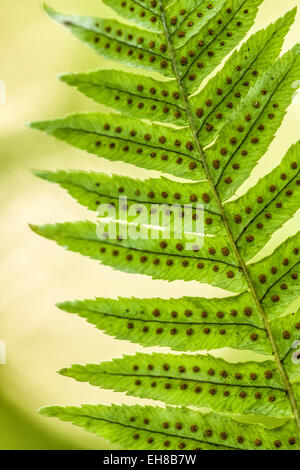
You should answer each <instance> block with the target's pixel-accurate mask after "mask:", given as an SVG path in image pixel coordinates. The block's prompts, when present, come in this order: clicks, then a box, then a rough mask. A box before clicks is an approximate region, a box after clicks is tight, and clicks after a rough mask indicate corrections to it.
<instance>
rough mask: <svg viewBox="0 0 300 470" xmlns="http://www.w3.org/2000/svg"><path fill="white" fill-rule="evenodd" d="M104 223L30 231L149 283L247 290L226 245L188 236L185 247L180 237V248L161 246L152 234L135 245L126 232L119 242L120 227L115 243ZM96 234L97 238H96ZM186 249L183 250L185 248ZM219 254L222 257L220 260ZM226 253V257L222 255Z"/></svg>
mask: <svg viewBox="0 0 300 470" xmlns="http://www.w3.org/2000/svg"><path fill="white" fill-rule="evenodd" d="M106 226H107V223H106V222H102V221H100V222H99V223H98V226H97V225H96V224H93V223H92V222H88V221H87V222H74V223H65V224H54V225H44V226H32V229H33V230H34V231H35V232H36V233H38V234H39V235H41V236H43V237H45V238H48V239H50V240H54V241H56V242H57V243H58V244H59V245H61V246H63V247H65V248H67V249H68V250H70V251H75V252H76V253H81V254H83V255H85V256H89V257H90V258H93V259H96V260H101V261H102V263H103V264H105V265H108V266H112V267H113V268H117V269H119V270H121V271H124V272H128V273H140V274H147V275H149V276H151V277H152V278H153V279H165V280H167V281H174V280H176V279H182V280H184V281H192V280H197V281H202V282H208V283H210V284H212V285H215V286H219V287H223V288H225V289H226V288H227V289H228V290H231V291H232V292H241V291H243V290H245V289H246V288H247V285H246V283H245V279H244V278H243V275H242V272H241V269H240V268H239V266H238V265H237V264H236V263H237V261H236V259H235V257H234V254H233V253H232V252H230V250H229V247H228V241H227V239H221V238H220V239H218V244H217V245H216V244H215V241H214V239H204V245H203V247H202V248H201V245H202V243H203V237H199V236H197V235H196V236H194V237H193V240H192V241H191V240H190V239H189V237H188V236H187V234H186V235H185V234H183V236H182V238H181V241H180V243H178V242H177V240H175V239H171V240H168V241H165V240H164V238H163V234H162V233H161V232H160V231H159V230H157V229H145V230H147V231H148V232H149V237H150V232H151V237H152V240H150V239H148V238H147V239H146V240H145V239H142V238H139V239H135V237H134V236H133V235H132V234H131V233H130V232H129V231H128V238H127V239H123V238H122V225H120V224H119V225H118V226H117V229H119V230H117V239H109V238H107V237H106V233H107V232H106ZM97 233H101V234H103V238H102V239H101V238H99V236H98V235H97ZM192 242H193V244H192V247H191V249H189V248H188V249H187V248H186V247H187V246H190V245H191V243H192ZM222 249H223V251H224V252H225V253H226V254H223V252H222ZM227 253H228V254H227Z"/></svg>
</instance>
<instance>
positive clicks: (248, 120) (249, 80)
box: [31, 0, 300, 450]
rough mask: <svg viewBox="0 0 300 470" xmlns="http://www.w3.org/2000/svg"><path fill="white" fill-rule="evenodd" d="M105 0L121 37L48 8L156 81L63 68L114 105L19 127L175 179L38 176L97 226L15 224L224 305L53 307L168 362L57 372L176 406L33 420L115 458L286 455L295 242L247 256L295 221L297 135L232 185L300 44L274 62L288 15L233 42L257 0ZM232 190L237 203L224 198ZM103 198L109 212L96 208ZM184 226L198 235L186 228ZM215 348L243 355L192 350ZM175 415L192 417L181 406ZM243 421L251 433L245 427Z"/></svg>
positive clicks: (262, 142) (268, 121)
mask: <svg viewBox="0 0 300 470" xmlns="http://www.w3.org/2000/svg"><path fill="white" fill-rule="evenodd" d="M105 3H106V4H107V5H108V6H109V7H111V8H112V9H113V10H114V11H116V12H117V13H118V14H119V15H120V16H123V18H125V19H126V20H129V22H132V23H136V24H137V27H136V26H133V25H130V24H127V23H126V24H125V23H122V22H121V21H117V20H111V19H101V18H92V17H87V16H86V17H84V16H74V15H62V14H60V13H57V12H56V11H54V10H53V9H51V8H50V7H46V11H47V12H48V14H49V15H50V16H51V17H52V18H53V19H54V20H56V21H57V22H58V23H61V24H62V25H63V26H65V27H66V28H67V29H68V30H70V32H71V33H72V34H73V35H75V36H76V37H77V38H78V39H80V40H81V41H82V42H84V43H86V44H87V45H89V46H90V47H92V48H93V49H94V50H95V51H96V52H97V53H99V54H100V55H101V56H103V57H104V58H107V59H110V60H114V61H116V62H120V63H122V64H124V65H126V66H130V67H136V68H139V69H144V70H148V71H150V72H156V74H155V75H154V76H153V77H149V76H146V75H141V74H139V75H137V74H136V73H134V74H133V73H131V72H128V71H127V72H121V71H110V70H101V71H95V72H90V73H76V74H65V75H62V76H60V79H61V80H62V81H63V82H65V83H67V84H69V85H71V86H73V87H76V88H77V89H78V90H79V91H80V92H82V93H84V94H85V95H86V96H88V97H90V98H92V99H93V100H95V101H96V102H97V103H100V104H102V105H105V106H107V107H109V108H111V109H113V110H115V111H116V112H117V113H113V114H107V113H87V114H74V115H70V116H67V117H65V118H62V119H55V120H50V121H44V122H34V123H32V124H31V127H32V128H35V129H38V130H41V131H44V132H46V133H47V134H49V135H52V136H54V137H56V138H58V139H60V140H62V141H64V142H67V143H69V144H71V145H73V146H74V147H77V148H80V149H82V150H85V151H87V152H89V153H92V154H95V155H97V156H100V157H104V158H106V159H108V160H110V161H122V162H125V163H129V164H132V165H135V166H138V167H140V168H145V169H149V170H156V171H160V172H163V173H166V174H169V175H173V176H176V177H180V178H185V179H186V180H187V181H181V182H177V181H171V180H169V179H167V178H165V177H157V178H152V179H146V180H145V181H141V180H136V179H133V178H128V177H123V176H118V175H114V176H111V177H110V176H107V175H104V174H102V173H95V172H83V171H56V172H49V171H36V172H35V173H36V175H37V176H39V177H41V178H43V179H45V180H47V181H50V182H54V183H57V184H59V185H60V186H61V187H62V188H64V189H66V190H67V191H68V193H69V194H70V195H71V196H72V197H73V198H75V199H76V200H77V201H78V202H79V203H80V204H82V205H83V206H85V207H86V208H88V209H90V210H92V211H94V212H97V215H98V216H99V217H98V222H97V224H96V223H93V222H72V223H70V222H67V223H62V224H52V225H44V226H37V225H32V226H31V228H32V229H33V231H35V232H36V233H38V234H39V235H41V236H43V237H45V238H48V239H50V240H53V241H56V242H57V243H58V244H59V245H61V246H63V247H64V248H66V249H68V250H70V251H73V252H77V253H80V254H83V255H85V256H88V257H90V258H93V259H95V260H98V261H101V262H102V263H103V264H104V265H107V266H110V267H112V268H114V269H118V270H120V271H124V272H127V273H135V274H146V275H149V276H151V277H152V278H154V279H164V280H167V281H175V280H180V279H181V280H184V281H191V280H194V281H198V282H202V283H207V284H210V285H212V286H216V287H219V288H222V289H225V290H226V291H227V294H228V297H225V298H222V299H207V298H200V297H199V298H198V297H183V298H180V299H160V298H151V299H150V298H148V299H138V298H120V299H118V300H113V299H105V298H96V299H94V300H83V301H75V302H63V303H60V304H58V307H59V308H60V309H62V310H64V311H66V312H69V313H72V314H78V315H79V316H80V317H82V318H84V319H86V320H87V321H88V322H89V323H91V324H92V325H94V326H95V327H96V328H98V329H99V330H101V331H103V332H105V333H106V334H108V335H111V336H113V337H115V338H118V339H122V340H127V341H130V342H132V343H138V344H140V345H142V346H146V347H147V346H163V347H168V348H169V350H170V351H172V350H173V351H179V352H181V354H178V353H177V354H174V353H173V354H172V353H171V352H169V353H168V354H166V353H165V354H162V353H155V354H145V353H138V354H135V355H133V356H124V357H123V358H119V359H113V360H111V361H109V362H105V363H100V364H87V365H78V364H77V365H73V366H71V367H68V368H65V369H62V370H61V371H60V373H61V374H62V375H64V376H68V377H72V378H74V379H76V380H78V381H82V382H89V383H90V384H91V385H94V386H97V387H101V388H106V389H110V390H114V391H115V392H126V393H127V394H129V395H131V396H134V397H140V398H147V399H154V400H159V401H161V402H164V403H166V404H170V405H176V406H172V407H166V408H159V407H142V406H134V407H129V406H122V407H117V406H115V405H113V406H111V407H105V406H101V405H97V406H94V405H83V406H82V407H80V408H76V407H66V408H61V407H48V408H43V409H42V410H41V413H42V414H43V415H45V416H53V417H58V418H60V419H61V420H63V421H70V422H73V423H74V424H76V425H78V426H81V427H83V428H85V429H87V430H88V431H90V432H93V433H94V434H96V435H98V436H102V437H104V438H106V439H107V440H109V441H110V442H112V443H115V444H117V445H119V446H121V447H122V448H125V449H143V450H148V449H151V450H152V449H153V450H155V449H173V450H180V449H187V450H198V449H204V450H235V449H240V450H242V449H245V450H259V449H263V450H275V449H281V450H293V449H297V450H299V449H300V405H299V403H300V384H299V380H300V372H299V371H300V368H299V365H300V311H299V294H300V287H299V276H300V270H299V266H300V265H299V260H298V257H299V237H300V232H298V233H296V234H295V235H294V236H292V237H291V238H289V239H288V240H285V241H284V242H283V243H282V244H281V245H280V246H278V247H277V248H276V249H275V251H274V252H273V253H271V254H270V255H269V256H267V257H266V258H264V259H260V258H259V254H260V251H261V250H262V249H263V248H264V247H265V245H266V243H267V242H268V241H269V240H270V238H271V237H272V236H273V235H274V234H276V232H277V230H278V229H280V228H281V227H282V226H283V225H284V224H285V223H286V222H287V221H288V220H289V219H290V218H291V217H294V216H295V214H296V213H297V211H298V208H299V202H298V201H299V190H298V187H299V165H300V161H299V145H300V144H299V142H297V143H296V144H295V145H293V146H292V147H291V148H290V149H289V150H288V152H287V153H286V155H285V157H283V159H282V161H281V163H280V164H279V165H278V166H277V167H276V168H274V169H273V170H272V171H270V173H269V174H267V175H266V176H264V177H263V178H262V179H261V180H259V181H258V182H257V184H256V185H255V186H253V187H251V188H250V189H249V190H248V192H246V193H245V194H243V193H242V188H241V187H242V184H243V183H244V182H245V180H246V179H247V178H248V177H249V175H250V174H251V172H252V170H253V169H254V168H255V166H256V164H257V163H258V161H259V160H260V159H261V157H262V156H263V155H264V153H265V152H266V151H267V150H268V148H269V146H270V144H271V143H272V142H273V140H274V138H275V135H276V132H277V131H278V129H279V127H280V125H281V123H282V120H283V119H284V116H285V114H286V112H287V109H288V107H289V105H290V104H291V102H292V99H293V96H294V93H295V91H296V89H297V87H298V86H299V83H300V54H299V52H300V46H299V44H298V45H295V46H294V47H293V48H292V49H291V50H289V51H288V52H286V53H285V54H284V55H281V48H282V45H283V41H284V38H285V36H286V34H287V32H288V31H289V28H290V26H291V25H292V23H293V21H294V18H295V13H296V9H292V10H291V11H289V12H287V13H286V14H285V16H284V17H282V18H279V19H278V20H277V21H276V22H275V23H274V24H271V25H270V26H268V27H267V28H266V29H264V30H261V31H258V32H257V33H255V34H254V35H252V36H250V37H249V39H247V40H246V41H245V42H244V43H243V44H242V45H241V46H239V43H240V41H241V40H242V39H243V38H244V37H245V36H246V34H247V33H248V31H249V29H250V28H251V26H252V24H253V22H254V20H255V17H256V14H257V11H258V8H259V6H260V5H261V3H262V0H215V1H214V2H211V3H209V2H204V1H201V0H183V1H180V2H170V1H169V0H158V1H156V0H155V1H152V0H151V1H148V0H147V1H144V0H127V1H126V2H119V1H114V0H113V1H109V0H105ZM237 46H239V48H238V49H236V50H234V49H235V48H236V47H237ZM229 53H230V54H231V55H230V57H229V58H228V57H227V55H229ZM223 59H224V65H223V66H221V67H220V69H219V70H218V71H217V73H215V74H214V76H210V77H209V75H210V74H211V72H215V71H216V68H217V67H219V66H220V64H221V62H222V61H223ZM148 75H149V74H148ZM208 77H209V79H208V80H207V81H206V82H204V79H206V78H208ZM237 190H239V194H242V195H241V196H239V197H237V198H235V199H234V198H232V199H230V198H231V196H233V195H235V193H236V191H237ZM125 197H126V204H125V203H124V204H123V205H124V207H123V206H122V201H123V200H124V198H125ZM101 204H106V206H109V207H111V208H114V212H113V211H112V212H111V213H108V214H103V213H102V212H101V213H99V210H98V208H99V207H100V206H101ZM125 205H126V207H125ZM142 205H143V209H145V210H146V212H147V214H149V213H152V212H151V211H153V210H155V211H156V210H157V209H159V210H161V207H163V211H165V213H164V212H162V213H161V214H159V218H158V219H156V224H155V223H152V220H151V221H150V223H149V219H147V218H145V217H144V214H142V211H141V210H140V206H142ZM161 205H162V206H161ZM174 207H176V211H177V210H178V211H179V214H180V216H181V218H185V219H186V218H187V216H189V217H190V219H191V222H190V224H189V225H184V229H183V230H182V233H181V234H180V236H179V235H178V233H177V230H175V229H171V230H170V235H169V236H167V230H166V229H167V228H168V227H167V222H166V220H165V219H164V215H165V214H167V213H170V212H171V211H172V215H171V220H172V221H174V220H175V219H176V217H177V215H178V214H177V212H176V213H175V209H174ZM130 211H131V212H130ZM137 214H139V216H137ZM106 215H107V217H106ZM125 215H126V216H127V217H125V218H124V216H125ZM104 217H106V218H104ZM199 218H203V219H201V220H203V222H204V223H203V230H201V229H200V230H199V226H198V225H196V221H197V220H199ZM111 223H113V224H114V225H115V228H116V233H115V234H113V235H112V236H111V233H110V231H109V228H110V224H111ZM203 232H204V233H203ZM141 234H142V236H141ZM255 255H256V257H257V258H256V259H258V261H256V262H254V259H253V257H254V256H255ZM251 260H252V261H251ZM230 293H235V295H231V294H230ZM293 310H294V311H295V312H296V313H291V312H292V311H293ZM224 348H233V349H234V350H236V351H243V352H245V351H248V352H249V353H250V354H251V357H254V359H252V360H251V361H250V360H248V362H242V363H239V362H228V361H225V360H224V359H221V358H217V357H214V356H210V355H208V354H207V353H206V352H207V351H212V350H219V351H218V354H219V355H220V354H221V353H222V352H223V351H222V350H223V349H224ZM199 351H202V354H199ZM183 352H186V353H187V352H194V353H196V354H195V355H192V354H182V353H183ZM253 353H255V355H254V354H253ZM257 355H259V356H257ZM191 405H193V406H194V407H195V408H196V409H195V410H191V409H190V408H185V407H189V406H191ZM199 408H202V409H203V408H205V409H208V410H209V412H207V413H203V412H200V410H199ZM229 415H230V416H229ZM248 415H250V416H251V419H252V421H253V419H254V417H255V424H245V423H244V422H243V421H247V422H249V416H248ZM269 418H276V421H275V423H278V425H277V427H274V426H276V424H273V428H271V429H269V428H266V427H264V426H262V424H259V423H261V422H267V419H268V420H269ZM271 422H272V423H274V420H271Z"/></svg>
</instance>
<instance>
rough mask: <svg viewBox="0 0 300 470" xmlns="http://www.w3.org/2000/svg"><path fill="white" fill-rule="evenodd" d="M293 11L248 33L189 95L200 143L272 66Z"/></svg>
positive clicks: (218, 127) (213, 134)
mask: <svg viewBox="0 0 300 470" xmlns="http://www.w3.org/2000/svg"><path fill="white" fill-rule="evenodd" d="M295 13H296V11H295V9H293V10H291V11H289V12H288V13H287V14H286V15H285V16H284V17H283V18H279V19H278V20H277V21H276V22H275V23H274V24H271V25H270V26H268V28H266V29H265V30H264V29H263V30H261V31H258V32H257V33H256V34H254V35H253V36H251V37H250V38H249V39H248V41H246V42H245V43H244V44H243V45H242V46H241V48H240V49H239V50H238V51H235V52H233V54H232V55H231V56H230V58H229V59H228V60H227V62H226V64H225V65H224V67H223V68H222V69H221V70H220V71H219V72H218V73H217V74H216V75H215V76H214V77H213V78H212V79H211V80H209V82H208V83H207V85H206V86H205V88H204V89H203V90H202V91H201V93H198V94H196V95H195V96H194V97H193V98H191V106H192V109H193V112H194V114H195V117H196V119H197V128H198V129H199V130H198V137H199V140H200V141H201V143H202V144H203V145H208V144H209V143H211V142H212V141H213V140H214V138H215V137H216V136H217V135H218V133H219V132H220V130H221V129H222V128H223V127H224V125H225V124H226V123H227V122H228V120H230V118H231V117H232V112H233V111H235V110H236V109H237V108H239V107H240V103H241V100H242V99H244V98H245V96H247V94H248V92H249V90H251V88H252V87H253V86H254V85H255V84H256V82H257V81H258V80H259V79H260V78H261V75H262V74H263V73H264V72H265V71H266V70H268V67H269V66H271V65H273V63H274V60H275V59H276V58H277V57H278V55H279V53H280V50H281V47H282V43H283V40H284V37H285V35H286V34H287V32H288V30H289V28H290V26H291V24H292V23H293V21H294V18H295ZM212 97H213V99H212ZM207 103H209V104H210V106H207Z"/></svg>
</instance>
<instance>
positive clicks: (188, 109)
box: [159, 0, 300, 431]
mask: <svg viewBox="0 0 300 470" xmlns="http://www.w3.org/2000/svg"><path fill="white" fill-rule="evenodd" d="M159 3H160V10H161V19H162V23H163V27H164V32H165V36H166V41H167V44H168V49H169V53H170V57H171V61H172V66H173V71H174V75H175V78H176V80H177V83H178V87H179V90H180V93H181V95H182V99H183V101H184V105H185V111H186V114H187V118H188V121H189V124H190V128H191V131H192V133H193V137H194V140H195V143H196V147H197V151H198V154H199V157H200V161H201V163H202V166H203V169H204V171H205V174H206V177H207V180H208V182H209V185H210V188H211V191H212V194H213V195H214V198H215V201H216V204H217V207H218V209H219V212H220V215H221V217H222V219H223V222H224V225H225V229H226V232H227V235H228V239H229V242H230V245H231V247H232V249H233V251H234V253H235V255H236V258H237V260H238V263H239V266H240V268H241V270H242V271H243V274H244V276H245V279H246V281H247V284H248V287H249V290H250V292H251V295H252V297H253V300H254V302H255V305H256V306H257V309H258V311H259V312H260V315H261V317H262V319H263V322H264V325H265V329H266V331H267V334H268V337H269V340H270V343H271V346H272V349H273V353H274V359H275V363H276V365H277V368H278V370H279V373H280V375H281V378H282V380H283V383H284V384H285V388H286V391H287V394H288V397H289V400H290V403H291V408H292V411H293V413H294V416H295V421H296V423H297V426H298V429H299V431H300V413H299V410H298V406H297V401H296V398H295V395H294V391H293V388H292V385H291V383H290V381H289V378H288V376H287V374H286V371H285V369H284V367H283V364H282V362H281V359H280V355H279V351H278V348H277V344H276V341H275V338H274V335H273V332H272V329H271V327H270V324H269V321H268V318H267V315H266V313H265V311H264V309H263V306H262V304H261V302H260V299H259V297H258V295H257V292H256V290H255V287H254V284H253V282H252V279H251V277H250V274H249V271H248V268H247V265H246V263H245V261H244V259H243V258H242V256H241V254H240V252H239V250H238V248H237V245H236V243H235V241H234V237H233V234H232V231H231V228H230V225H229V222H228V220H227V217H226V214H225V211H224V208H223V205H222V202H221V199H220V197H219V194H218V190H217V188H216V187H215V185H214V183H213V180H212V177H211V174H210V170H209V167H208V164H207V161H206V157H205V152H204V150H203V148H202V146H201V144H200V142H199V139H198V135H197V128H196V126H195V120H194V117H193V113H192V109H191V105H190V101H189V98H188V93H187V91H186V89H185V86H184V84H183V83H182V81H181V75H180V71H179V68H178V64H177V57H176V53H175V51H174V47H173V44H172V41H171V38H170V34H169V30H168V27H167V22H166V16H165V11H164V7H163V4H162V0H159Z"/></svg>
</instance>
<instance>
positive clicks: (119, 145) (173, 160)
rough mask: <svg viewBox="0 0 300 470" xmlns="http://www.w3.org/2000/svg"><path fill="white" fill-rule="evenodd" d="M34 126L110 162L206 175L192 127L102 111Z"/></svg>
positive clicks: (195, 176)
mask: <svg viewBox="0 0 300 470" xmlns="http://www.w3.org/2000/svg"><path fill="white" fill-rule="evenodd" d="M31 127H32V128H33V129H38V130H41V131H44V132H46V133H47V134H49V135H53V136H54V137H56V138H57V139H60V140H63V141H65V142H67V143H69V144H71V145H73V146H74V147H77V148H80V149H82V150H86V151H87V152H89V153H93V154H95V155H98V156H99V157H104V158H106V159H108V160H111V161H124V162H126V163H131V164H133V165H135V166H139V167H142V168H148V169H150V170H160V171H164V172H165V173H170V174H173V175H175V176H180V177H182V178H189V179H192V180H199V179H204V177H205V174H204V172H203V169H202V167H201V163H200V162H199V157H198V155H197V152H196V150H195V146H194V144H193V136H192V133H191V131H190V130H189V129H176V130H175V129H173V128H170V127H166V126H162V125H159V124H152V125H150V124H146V123H145V122H142V121H137V120H136V119H132V118H129V117H126V116H119V115H116V114H102V113H90V114H87V113H85V114H74V115H72V116H68V117H66V118H64V119H56V120H54V121H44V122H34V123H31Z"/></svg>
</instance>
